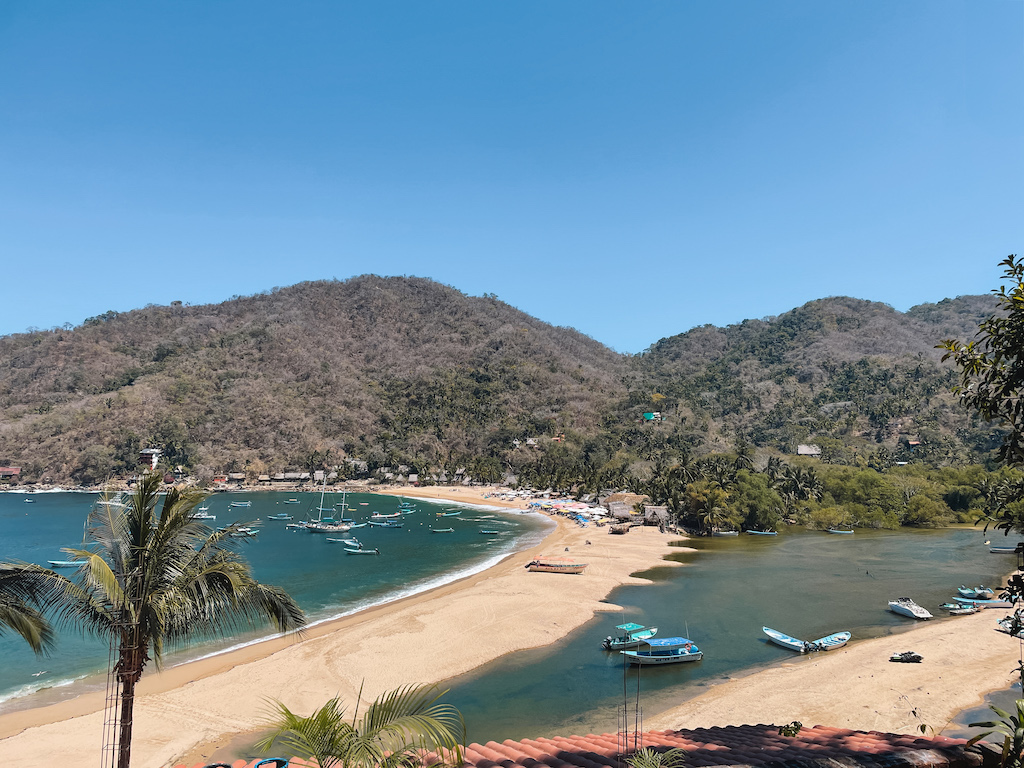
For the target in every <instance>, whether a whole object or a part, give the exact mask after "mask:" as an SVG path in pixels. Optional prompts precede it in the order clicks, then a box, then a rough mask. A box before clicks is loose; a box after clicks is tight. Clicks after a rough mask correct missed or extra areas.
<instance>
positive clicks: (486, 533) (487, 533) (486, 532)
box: [480, 528, 501, 536]
mask: <svg viewBox="0 0 1024 768" xmlns="http://www.w3.org/2000/svg"><path fill="white" fill-rule="evenodd" d="M480 533H482V534H483V535H484V536H497V535H498V534H499V533H501V531H495V530H493V529H491V528H481V529H480Z"/></svg>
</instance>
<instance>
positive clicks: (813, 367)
mask: <svg viewBox="0 0 1024 768" xmlns="http://www.w3.org/2000/svg"><path fill="white" fill-rule="evenodd" d="M995 308H996V305H995V300H994V298H993V297H991V296H962V297H959V298H957V299H945V300H943V301H941V302H938V303H937V304H922V305H920V306H917V307H914V308H912V309H911V310H909V311H908V312H906V313H900V312H897V311H896V310H894V309H893V308H892V307H889V306H888V305H885V304H879V303H875V302H870V301H861V300H858V299H850V298H845V297H843V298H831V299H821V300H818V301H812V302H809V303H808V304H805V305H804V306H802V307H799V308H797V309H794V310H792V311H790V312H787V313H786V314H784V315H780V316H779V317H775V318H770V319H767V320H746V321H744V322H742V323H739V324H737V325H731V326H728V327H726V328H716V327H714V326H703V327H700V328H695V329H693V330H691V331H689V332H687V333H684V334H681V335H678V336H673V337H670V338H666V339H662V340H660V341H659V342H657V343H656V344H654V345H653V346H652V347H651V348H650V349H648V350H647V351H646V352H645V353H644V354H643V355H641V356H640V357H639V359H638V360H637V361H636V362H637V367H638V368H639V369H640V370H641V371H642V372H643V375H644V381H645V384H646V387H647V388H648V389H650V390H652V391H654V392H656V393H658V394H657V395H655V399H659V400H661V404H662V410H663V411H665V412H669V413H673V414H675V418H674V419H673V420H672V421H674V422H675V423H676V424H677V425H678V427H677V429H678V430H679V431H680V432H681V433H682V438H683V439H684V440H689V441H691V442H698V443H703V444H706V445H709V446H711V447H713V448H715V449H718V450H728V448H729V445H730V440H732V441H734V440H735V439H737V438H742V439H745V440H748V441H749V442H751V443H752V444H754V445H769V446H773V447H776V448H778V449H780V450H783V451H785V452H796V449H797V446H798V445H799V444H800V443H815V444H817V445H819V446H820V447H821V448H822V449H823V451H824V453H825V458H826V459H829V460H833V461H838V462H841V463H848V462H850V461H852V460H853V459H854V456H855V453H857V452H858V451H859V452H860V453H861V454H862V455H865V454H871V453H872V452H874V451H875V450H876V449H877V448H880V447H884V448H885V449H886V452H888V453H889V454H890V456H889V458H890V459H893V458H902V459H911V458H930V459H932V460H933V461H936V462H942V461H958V460H959V461H966V460H968V459H978V458H980V457H982V456H983V455H984V454H985V453H986V452H987V451H988V450H990V448H991V447H992V445H993V438H992V430H991V429H990V428H989V427H988V425H980V424H974V425H973V426H972V425H971V424H970V423H969V420H968V419H967V417H966V415H965V412H964V410H963V409H962V408H961V407H960V406H959V405H958V404H957V403H956V402H955V398H954V397H953V396H952V395H951V394H950V390H951V388H952V387H953V386H954V385H955V384H956V381H957V378H956V373H955V371H954V369H953V367H952V364H949V363H945V364H944V363H941V362H940V361H941V358H942V351H941V350H938V349H936V348H935V347H936V345H937V344H938V343H939V342H940V341H941V340H942V339H946V338H958V339H961V340H964V339H969V338H972V337H973V336H974V334H975V333H976V332H977V330H978V323H979V322H980V321H981V320H982V319H984V318H985V317H987V316H988V315H990V314H991V313H992V312H994V311H995ZM687 426H688V427H689V429H688V430H687ZM910 443H920V444H921V445H919V446H909V444H910ZM908 448H912V450H908ZM897 453H898V454H899V455H898V456H896V454H897ZM911 454H912V455H911Z"/></svg>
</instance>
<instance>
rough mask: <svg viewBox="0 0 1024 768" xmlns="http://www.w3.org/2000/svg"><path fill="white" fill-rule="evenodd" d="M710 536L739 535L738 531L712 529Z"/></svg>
mask: <svg viewBox="0 0 1024 768" xmlns="http://www.w3.org/2000/svg"><path fill="white" fill-rule="evenodd" d="M711 535H712V536H722V537H724V536H739V535H740V532H739V531H712V533H711Z"/></svg>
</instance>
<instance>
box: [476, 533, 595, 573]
mask: <svg viewBox="0 0 1024 768" xmlns="http://www.w3.org/2000/svg"><path fill="white" fill-rule="evenodd" d="M480 533H484V531H480ZM495 533H497V531H495ZM524 567H525V568H526V569H527V570H529V571H532V572H534V573H583V571H585V570H586V568H587V563H577V562H576V561H574V560H569V559H568V558H564V557H542V558H537V559H536V560H531V561H530V562H528V563H527V564H526V565H525V566H524Z"/></svg>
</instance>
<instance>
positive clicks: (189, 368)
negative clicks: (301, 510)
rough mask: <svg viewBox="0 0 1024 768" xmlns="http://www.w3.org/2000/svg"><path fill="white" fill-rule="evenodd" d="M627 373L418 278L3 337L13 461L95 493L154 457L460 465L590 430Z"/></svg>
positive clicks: (323, 286) (577, 341)
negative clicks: (94, 487) (142, 458)
mask: <svg viewBox="0 0 1024 768" xmlns="http://www.w3.org/2000/svg"><path fill="white" fill-rule="evenodd" d="M627 364H628V361H627V359H626V358H625V357H623V356H621V355H619V354H617V353H615V352H612V351H611V350H610V349H608V348H607V347H605V346H604V345H602V344H599V343H598V342H596V341H594V340H593V339H590V338H587V337H586V336H583V335H582V334H580V333H577V332H576V331H574V330H571V329H566V328H556V327H553V326H551V325H548V324H546V323H543V322H541V321H539V320H537V319H535V318H533V317H530V316H528V315H526V314H524V313H522V312H520V311H518V310H516V309H514V308H512V307H510V306H508V305H507V304H504V303H502V302H500V301H498V300H496V299H494V298H487V297H484V298H473V297H469V296H466V295H464V294H462V293H460V292H459V291H457V290H454V289H452V288H449V287H446V286H443V285H440V284H438V283H435V282H432V281H430V280H425V279H418V278H380V277H375V276H363V277H358V278H353V279H351V280H347V281H344V282H313V283H304V284H300V285H296V286H292V287H289V288H284V289H280V290H275V291H274V292H272V293H268V294H264V295H257V296H251V297H247V298H239V299H234V300H232V301H228V302H225V303H223V304H217V305H210V306H197V307H185V306H180V305H178V306H170V307H162V306H161V307H156V306H150V307H147V308H145V309H139V310H135V311H132V312H126V313H106V314H105V315H102V316H100V317H96V318H91V319H89V320H87V321H86V322H85V323H84V324H83V325H82V326H80V327H78V328H75V329H74V330H66V331H62V330H54V331H44V332H36V333H29V334H17V335H13V336H7V337H4V338H0V414H2V415H0V464H2V463H3V462H4V461H8V460H9V461H11V462H14V463H17V464H20V465H21V466H23V467H25V468H26V475H27V476H29V477H33V476H35V477H37V478H41V477H48V478H49V479H51V480H52V481H65V482H66V481H67V480H68V479H75V480H79V481H83V482H93V481H97V480H102V479H103V478H105V477H106V476H107V475H108V474H110V473H117V472H121V471H124V470H125V469H126V468H127V467H129V466H131V465H134V462H135V461H136V459H137V450H138V448H139V447H140V446H147V445H156V446H160V447H163V448H164V449H165V451H167V453H168V454H169V457H170V459H171V461H172V462H174V463H181V464H185V465H188V466H191V467H193V468H199V469H200V471H206V472H212V471H223V470H224V469H225V468H228V467H237V468H239V469H241V468H242V467H245V466H250V467H253V466H257V467H259V466H263V465H266V466H267V467H268V468H269V469H274V470H284V469H285V468H293V469H294V468H304V467H305V465H306V462H307V460H308V457H309V456H310V455H311V454H312V453H313V452H314V451H317V452H319V453H321V454H323V453H324V452H326V451H331V455H332V456H333V457H334V458H335V460H340V458H341V457H342V455H346V454H347V455H349V456H357V457H361V458H366V457H369V458H374V459H376V460H377V461H381V462H383V461H388V460H391V459H393V458H394V459H397V460H405V459H413V460H415V461H417V463H422V464H424V465H427V464H429V465H438V464H447V463H448V462H449V461H451V462H455V461H462V460H465V458H466V457H467V456H469V455H474V454H477V453H483V454H487V453H490V452H492V451H493V449H494V447H495V446H497V445H500V446H501V447H505V446H507V445H508V443H509V441H511V440H512V439H513V437H515V436H522V435H533V434H535V433H536V434H550V433H551V432H552V431H553V429H554V428H555V427H557V428H558V429H561V430H566V429H568V430H574V431H575V430H578V431H581V432H583V433H587V432H589V431H591V430H592V429H593V428H594V426H595V425H596V424H599V423H600V422H601V419H602V415H603V414H604V413H605V412H606V411H607V409H608V404H609V402H611V401H613V400H615V399H619V398H622V397H623V396H624V394H625V388H624V384H623V380H624V377H625V374H626V371H627Z"/></svg>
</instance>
